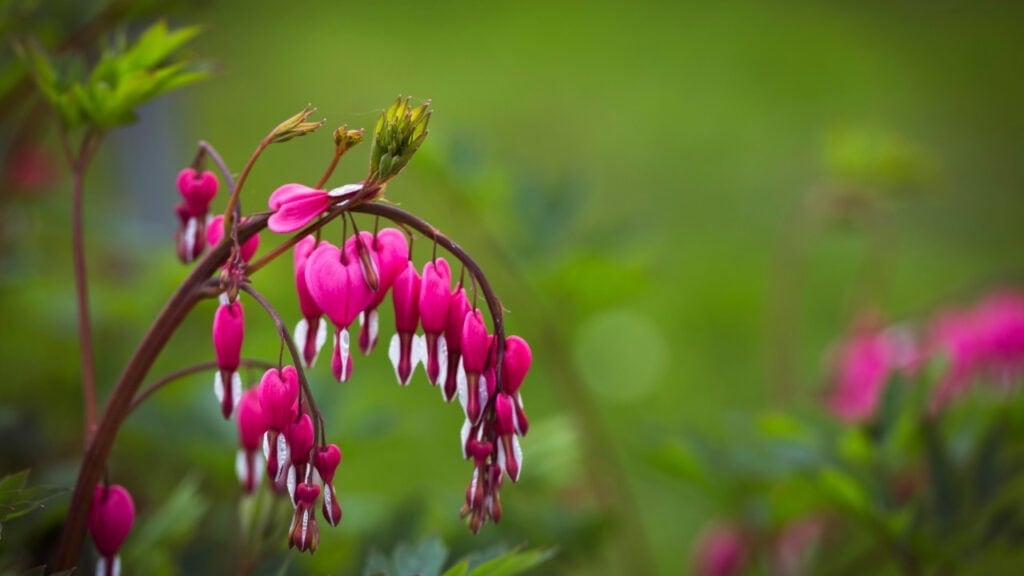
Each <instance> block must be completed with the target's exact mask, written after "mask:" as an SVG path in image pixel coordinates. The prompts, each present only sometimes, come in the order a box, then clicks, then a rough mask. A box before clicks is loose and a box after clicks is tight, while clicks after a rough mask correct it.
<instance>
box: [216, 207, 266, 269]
mask: <svg viewBox="0 0 1024 576" xmlns="http://www.w3.org/2000/svg"><path fill="white" fill-rule="evenodd" d="M238 223H239V224H244V223H245V219H244V218H243V219H242V220H241V221H239V222H238ZM222 238H224V216H223V215H217V216H214V217H213V218H211V219H210V222H209V224H207V226H206V241H207V242H209V243H210V246H216V245H217V244H219V243H220V241H221V239H222ZM259 247H260V235H259V234H256V235H254V236H253V237H252V238H249V239H248V240H246V241H245V243H244V244H242V254H241V256H242V260H244V261H245V262H248V261H249V260H252V257H253V255H254V254H256V250H257V249H259Z"/></svg>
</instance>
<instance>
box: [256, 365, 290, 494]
mask: <svg viewBox="0 0 1024 576" xmlns="http://www.w3.org/2000/svg"><path fill="white" fill-rule="evenodd" d="M257 394H258V398H259V402H260V409H261V410H262V412H263V422H264V423H265V424H266V426H267V433H266V434H265V435H264V437H263V456H264V457H265V458H266V459H267V477H268V478H270V479H271V480H273V481H274V487H275V489H278V490H281V489H283V488H284V486H285V482H286V480H287V471H288V466H289V465H290V463H291V450H290V447H289V445H288V439H287V437H286V436H285V434H284V433H285V431H287V430H288V427H289V426H290V425H291V423H292V421H293V420H295V417H296V416H297V415H298V412H299V406H298V402H299V374H298V372H297V371H296V370H295V367H294V366H285V367H284V368H282V369H281V370H278V369H277V368H271V369H270V370H267V371H266V372H265V373H264V374H263V378H262V379H261V380H260V384H259V388H258V389H257Z"/></svg>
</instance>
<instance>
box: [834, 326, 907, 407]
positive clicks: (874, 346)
mask: <svg viewBox="0 0 1024 576" xmlns="http://www.w3.org/2000/svg"><path fill="white" fill-rule="evenodd" d="M834 354H835V363H834V365H833V375H832V378H833V388H832V392H831V395H830V397H829V399H828V406H829V408H830V409H831V410H832V412H833V413H834V414H835V415H836V416H837V417H839V418H840V419H841V420H843V421H845V422H848V423H859V422H864V421H866V420H870V419H871V418H872V417H873V416H874V415H875V411H876V410H877V408H878V402H879V400H880V399H881V397H882V390H883V389H884V388H885V383H886V382H887V381H888V380H889V375H890V374H891V372H892V364H891V359H890V356H889V352H888V348H887V343H886V338H885V334H884V333H882V332H880V331H876V330H863V329H862V330H860V331H858V332H855V333H854V334H853V335H852V336H850V337H849V338H848V339H847V340H846V341H845V342H842V343H840V344H839V346H838V349H837V350H835V352H834Z"/></svg>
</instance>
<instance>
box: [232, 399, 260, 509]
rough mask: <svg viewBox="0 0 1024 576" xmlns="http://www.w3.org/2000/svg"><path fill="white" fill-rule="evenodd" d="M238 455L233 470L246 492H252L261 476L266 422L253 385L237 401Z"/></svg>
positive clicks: (258, 483)
mask: <svg viewBox="0 0 1024 576" xmlns="http://www.w3.org/2000/svg"><path fill="white" fill-rule="evenodd" d="M236 422H237V424H238V443H239V444H240V445H241V448H240V449H239V450H238V457H237V458H236V459H235V472H236V473H237V474H238V480H239V481H240V482H241V483H242V488H243V489H244V490H245V493H246V494H253V493H255V492H256V488H258V487H259V485H260V479H261V478H262V473H261V472H262V468H261V467H262V464H263V463H262V462H260V454H259V450H260V443H261V441H262V440H263V435H264V434H265V433H266V432H267V424H266V422H264V420H263V409H262V408H260V400H259V395H258V393H257V388H256V387H253V388H250V389H248V390H246V391H245V393H244V394H242V399H241V400H239V402H238V416H237V418H236Z"/></svg>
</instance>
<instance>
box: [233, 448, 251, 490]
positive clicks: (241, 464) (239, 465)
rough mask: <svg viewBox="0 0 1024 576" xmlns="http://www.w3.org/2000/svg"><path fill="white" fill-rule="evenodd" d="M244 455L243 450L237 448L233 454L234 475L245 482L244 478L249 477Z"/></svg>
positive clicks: (247, 463) (246, 459) (247, 464)
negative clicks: (236, 451)
mask: <svg viewBox="0 0 1024 576" xmlns="http://www.w3.org/2000/svg"><path fill="white" fill-rule="evenodd" d="M248 460H249V459H248V458H247V457H246V454H245V450H244V449H243V450H239V451H238V453H237V454H235V475H236V476H238V481H239V482H241V483H243V484H244V483H245V480H246V478H248V477H249V462H248Z"/></svg>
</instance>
